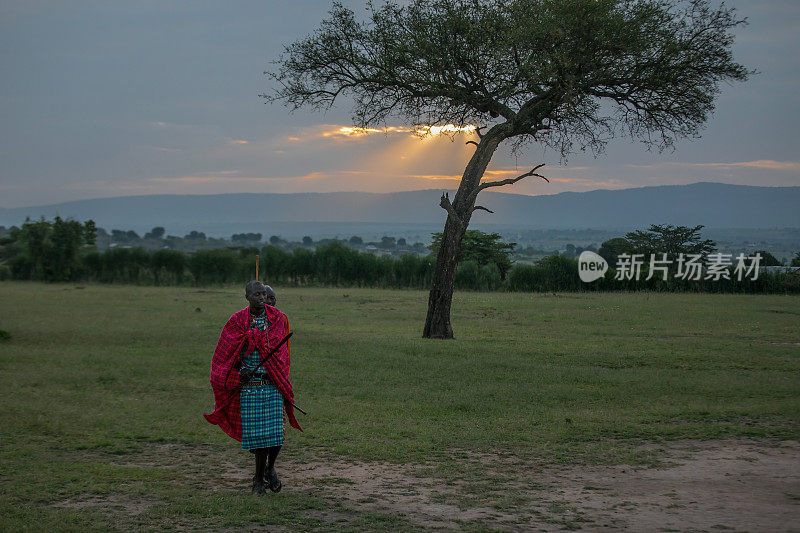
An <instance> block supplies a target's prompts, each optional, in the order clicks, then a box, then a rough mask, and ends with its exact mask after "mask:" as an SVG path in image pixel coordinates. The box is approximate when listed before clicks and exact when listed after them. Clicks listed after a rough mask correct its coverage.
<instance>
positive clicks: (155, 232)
mask: <svg viewBox="0 0 800 533" xmlns="http://www.w3.org/2000/svg"><path fill="white" fill-rule="evenodd" d="M164 233H166V230H165V229H164V228H163V227H161V226H156V227H155V228H153V229H151V230H150V231H148V232H147V233H145V234H144V238H145V239H155V240H159V239H163V238H164Z"/></svg>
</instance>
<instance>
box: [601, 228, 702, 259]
mask: <svg viewBox="0 0 800 533" xmlns="http://www.w3.org/2000/svg"><path fill="white" fill-rule="evenodd" d="M701 229H703V226H702V225H701V226H694V227H691V228H690V227H687V226H672V225H657V224H654V225H652V226H650V228H648V229H647V230H645V231H641V230H637V231H632V232H630V233H627V234H626V235H625V240H626V241H627V242H628V246H629V249H630V252H628V253H635V254H644V255H645V258H647V259H649V257H650V254H655V255H656V256H657V258H659V259H660V258H661V257H662V254H664V253H666V254H667V259H668V260H670V261H675V260H676V259H677V258H678V255H679V254H684V255H688V254H697V255H701V256H703V257H705V256H707V255H708V254H709V253H711V252H713V251H714V248H715V247H716V243H715V242H714V241H712V240H710V239H703V238H702V237H701V236H700V230H701ZM601 255H602V254H601Z"/></svg>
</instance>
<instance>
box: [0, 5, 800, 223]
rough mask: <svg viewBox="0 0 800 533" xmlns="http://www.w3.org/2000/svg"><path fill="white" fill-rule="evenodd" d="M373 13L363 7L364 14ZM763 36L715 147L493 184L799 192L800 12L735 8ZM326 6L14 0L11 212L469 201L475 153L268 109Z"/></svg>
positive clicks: (723, 105)
mask: <svg viewBox="0 0 800 533" xmlns="http://www.w3.org/2000/svg"><path fill="white" fill-rule="evenodd" d="M346 3H347V4H348V5H350V6H352V7H354V8H357V9H361V7H362V6H363V5H364V3H363V2H356V1H349V2H346ZM728 5H733V6H734V7H736V8H737V9H738V12H739V14H740V15H742V16H745V17H747V18H748V19H749V22H750V24H749V25H748V26H746V27H742V28H740V29H739V30H738V32H737V36H738V38H737V44H736V47H735V53H736V59H737V60H738V61H740V62H742V63H743V64H745V65H746V66H748V67H750V68H755V69H758V70H759V71H760V74H758V75H757V76H754V77H753V78H752V79H751V80H750V81H748V82H746V83H744V84H737V85H734V86H724V88H723V92H722V95H721V96H720V98H719V100H718V104H717V110H716V112H715V114H714V116H713V117H712V118H711V120H710V122H709V123H708V125H707V127H706V128H705V130H704V131H703V136H702V138H701V139H699V140H687V141H682V142H680V143H679V144H678V145H677V147H676V149H675V150H674V151H670V152H665V153H661V154H659V153H657V152H648V151H646V150H645V148H644V147H642V146H641V145H639V144H634V143H631V142H630V141H628V140H625V139H620V140H616V141H614V142H613V143H612V144H610V145H609V146H608V148H607V150H606V152H605V153H604V154H601V155H600V156H599V157H597V158H594V157H592V156H588V155H576V156H573V157H572V158H570V160H569V161H568V163H567V164H566V165H564V166H559V164H558V157H557V155H556V154H553V153H548V152H543V151H542V149H541V148H539V147H537V146H535V145H532V146H530V147H528V148H527V149H525V150H523V151H522V152H521V153H519V154H517V155H516V156H515V155H513V154H511V152H510V150H509V149H503V148H501V149H500V150H499V151H498V152H497V154H496V155H495V158H494V160H493V161H492V164H491V165H490V167H489V168H490V171H491V172H492V175H494V176H506V177H509V176H511V175H513V174H514V173H515V172H517V170H519V171H520V172H522V171H525V170H527V169H528V168H529V167H530V166H531V165H534V164H537V163H540V162H545V163H547V164H548V166H547V167H546V173H547V175H548V176H549V177H551V178H553V179H552V181H551V183H550V184H546V183H544V182H543V181H541V180H539V181H533V180H531V181H524V182H521V183H519V184H517V185H515V186H513V187H505V188H503V191H504V192H514V193H520V194H552V193H557V192H562V191H585V190H592V189H600V188H626V187H637V186H645V185H668V184H684V183H693V182H696V181H719V182H726V183H736V184H752V185H769V186H781V185H800V150H798V148H799V147H800V142H798V140H799V139H800V135H798V134H799V133H800V128H799V127H798V117H800V83H798V81H799V79H800V39H799V38H798V36H797V35H798V32H797V28H799V27H800V1H798V0H767V1H757V0H735V1H733V2H728ZM329 6H330V2H329V1H327V0H291V1H283V0H270V1H251V2H242V1H231V0H226V1H224V2H222V1H219V2H204V1H198V0H191V1H168V2H167V1H162V0H158V1H152V2H151V1H131V0H127V1H120V2H109V1H104V0H100V1H96V2H78V1H63V2H39V1H35V0H25V1H23V0H18V1H5V0H0V206H2V207H17V206H24V205H37V204H49V203H55V202H61V201H67V200H75V199H83V198H98V197H108V196H126V195H139V194H159V193H187V194H188V193H197V194H206V193H224V192H328V191H342V190H360V191H371V192H387V191H398V190H412V189H430V188H442V189H445V188H455V187H456V186H457V179H458V178H459V177H460V174H461V172H462V171H463V168H464V165H465V164H466V162H467V160H468V157H469V155H470V154H471V152H472V147H471V146H465V145H464V141H465V140H466V139H467V138H466V137H464V136H463V135H462V136H457V137H456V138H455V140H454V141H451V140H450V139H449V138H447V137H439V138H427V139H424V140H420V139H419V138H418V137H415V136H412V135H411V134H410V133H408V131H406V130H405V129H404V128H402V127H400V126H403V124H401V123H399V122H398V123H397V124H396V126H398V128H397V129H398V131H393V132H390V133H385V134H384V133H381V134H374V135H366V136H348V135H345V134H342V133H341V128H342V127H346V126H349V125H351V123H350V113H351V109H350V108H349V107H348V106H347V103H346V102H344V101H343V102H342V104H340V105H339V106H337V107H336V108H334V109H332V110H330V111H328V112H327V113H326V114H322V113H314V112H311V111H305V110H303V111H299V112H295V113H293V114H290V113H289V112H288V110H287V109H286V108H285V107H283V106H282V105H279V104H266V103H265V101H264V100H263V99H261V98H259V97H258V95H259V94H261V93H263V92H268V91H269V89H270V85H269V82H268V80H267V79H266V77H265V76H264V75H263V71H264V70H266V69H267V68H269V66H270V64H269V63H270V61H271V60H273V59H275V58H276V57H277V56H278V54H279V53H280V51H281V50H282V46H283V45H285V44H288V43H290V42H292V41H293V40H296V39H298V38H300V37H303V36H305V35H307V34H309V33H310V32H312V31H313V30H314V29H315V28H316V27H317V26H318V24H319V22H320V21H321V20H322V18H323V17H324V16H325V15H326V13H327V10H328V8H329Z"/></svg>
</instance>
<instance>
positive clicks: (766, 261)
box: [750, 250, 783, 267]
mask: <svg viewBox="0 0 800 533" xmlns="http://www.w3.org/2000/svg"><path fill="white" fill-rule="evenodd" d="M755 254H760V255H761V260H760V264H761V266H765V267H768V266H783V263H781V261H780V260H779V259H778V258H777V257H775V256H774V255H772V254H771V253H769V252H768V251H766V250H759V251H757V252H754V253H752V254H750V255H751V256H754V255H755Z"/></svg>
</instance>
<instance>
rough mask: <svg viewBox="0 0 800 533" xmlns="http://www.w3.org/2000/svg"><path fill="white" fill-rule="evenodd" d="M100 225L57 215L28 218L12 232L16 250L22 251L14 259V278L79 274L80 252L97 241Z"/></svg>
mask: <svg viewBox="0 0 800 533" xmlns="http://www.w3.org/2000/svg"><path fill="white" fill-rule="evenodd" d="M96 234H97V228H96V227H95V224H94V221H92V220H89V221H87V222H86V223H84V224H81V223H80V222H78V221H76V220H71V219H67V220H65V219H62V218H61V217H58V216H57V217H55V219H54V220H53V221H52V222H50V221H48V220H45V219H44V218H41V219H40V220H38V221H36V222H32V221H31V220H30V219H26V220H25V223H24V224H23V225H22V227H21V228H19V229H18V230H15V231H13V232H12V234H11V238H12V239H13V240H15V241H17V242H18V243H19V245H18V246H14V247H13V249H14V250H16V251H17V252H19V253H20V255H18V256H17V257H14V258H13V259H12V261H11V264H12V270H13V271H14V273H15V277H24V278H28V279H38V280H43V281H70V280H73V279H77V278H78V277H79V276H80V271H81V264H80V252H81V249H82V248H83V247H84V246H90V245H93V244H94V241H95V239H96Z"/></svg>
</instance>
